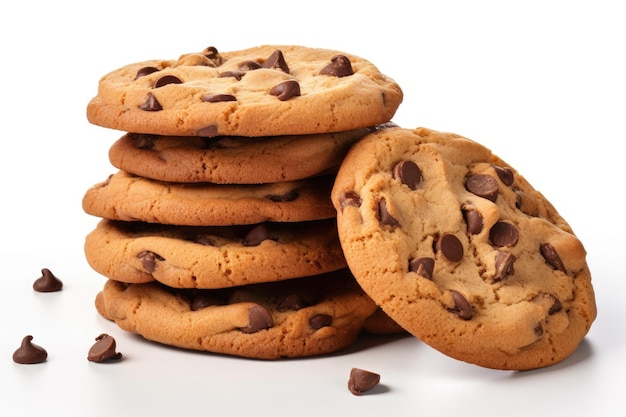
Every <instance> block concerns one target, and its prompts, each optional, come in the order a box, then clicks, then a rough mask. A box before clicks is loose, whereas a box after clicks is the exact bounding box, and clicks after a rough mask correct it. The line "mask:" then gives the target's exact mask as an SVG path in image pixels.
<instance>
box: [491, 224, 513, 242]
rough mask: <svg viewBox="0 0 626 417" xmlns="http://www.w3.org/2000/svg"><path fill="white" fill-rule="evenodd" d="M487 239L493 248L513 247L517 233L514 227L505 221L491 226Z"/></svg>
mask: <svg viewBox="0 0 626 417" xmlns="http://www.w3.org/2000/svg"><path fill="white" fill-rule="evenodd" d="M489 239H490V240H491V243H492V244H493V245H495V246H500V247H502V246H515V245H516V244H517V241H518V239H519V231H518V230H517V227H515V225H513V224H511V223H508V222H505V221H499V222H496V223H495V224H494V225H493V226H491V230H489Z"/></svg>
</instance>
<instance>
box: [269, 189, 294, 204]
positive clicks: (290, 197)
mask: <svg viewBox="0 0 626 417" xmlns="http://www.w3.org/2000/svg"><path fill="white" fill-rule="evenodd" d="M267 198H269V199H270V200H272V201H273V202H275V203H280V202H282V201H294V200H295V199H296V198H298V192H297V191H296V190H290V191H287V192H286V193H285V194H281V195H268V196H267Z"/></svg>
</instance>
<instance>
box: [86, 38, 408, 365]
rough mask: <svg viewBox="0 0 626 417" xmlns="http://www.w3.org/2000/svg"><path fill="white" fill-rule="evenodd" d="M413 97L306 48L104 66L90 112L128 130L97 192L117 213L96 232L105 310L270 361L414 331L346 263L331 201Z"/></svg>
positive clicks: (92, 198) (175, 336) (350, 62)
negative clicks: (350, 157)
mask: <svg viewBox="0 0 626 417" xmlns="http://www.w3.org/2000/svg"><path fill="white" fill-rule="evenodd" d="M401 101H402V90H401V89H400V87H399V86H398V85H397V84H396V83H395V82H394V81H393V80H392V79H390V78H388V77H386V76H385V75H383V74H381V73H380V72H379V71H378V69H377V68H376V67H375V66H374V65H373V64H371V63H370V62H368V61H366V60H364V59H362V58H359V57H356V56H353V55H349V54H345V53H342V52H338V51H332V50H325V49H313V48H306V47H301V46H288V45H268V46H260V47H255V48H250V49H246V50H241V51H235V52H226V53H222V52H218V51H217V49H216V48H214V47H209V48H207V49H205V50H204V51H202V52H200V53H192V54H185V55H182V56H181V57H180V58H179V59H178V60H169V61H168V60H152V61H145V62H139V63H135V64H130V65H127V66H124V67H122V68H120V69H118V70H115V71H113V72H111V73H109V74H107V75H105V76H104V77H103V78H102V79H101V80H100V83H99V88H98V94H97V95H96V96H95V97H94V98H93V99H92V100H91V101H90V103H89V104H88V107H87V117H88V119H89V121H90V122H91V123H93V124H96V125H99V126H102V127H106V128H111V129H115V130H119V131H123V132H124V134H123V136H122V137H121V138H119V139H118V140H117V141H116V142H115V143H114V144H113V146H112V147H111V148H110V151H109V160H110V162H111V163H112V165H113V166H114V167H116V168H117V169H118V171H117V172H116V173H115V174H113V175H111V176H110V177H109V178H108V179H107V180H106V181H103V182H102V183H99V184H96V185H94V186H93V187H91V188H90V189H89V190H88V191H87V192H86V194H85V196H84V198H83V208H84V210H85V211H86V212H87V213H89V214H91V215H94V216H97V217H101V218H102V221H101V222H100V223H99V224H98V225H97V226H96V228H95V230H94V231H92V232H91V233H90V234H89V235H88V236H87V239H86V242H85V254H86V258H87V260H88V262H89V264H90V265H91V266H92V267H93V268H94V270H96V271H97V272H99V273H101V274H102V275H104V276H105V277H107V278H109V281H108V282H107V284H106V285H105V288H104V290H103V291H102V292H101V293H100V294H99V295H98V297H97V301H96V306H97V308H98V311H99V312H100V313H101V314H102V315H103V316H104V317H106V318H108V319H111V320H114V321H115V322H116V323H118V325H120V327H122V328H124V329H126V330H130V331H134V332H137V333H139V334H142V335H143V336H144V337H146V338H148V339H152V340H156V341H159V342H161V343H165V344H170V345H175V346H179V347H183V348H191V349H200V350H208V351H213V352H220V353H226V354H235V355H240V356H249V357H259V358H271V357H277V356H307V355H313V354H320V353H328V352H332V351H335V350H338V349H341V348H343V347H345V346H347V345H348V344H350V343H351V342H352V341H353V340H354V339H355V337H356V335H357V334H358V333H359V332H360V331H361V330H362V329H364V328H365V329H368V328H371V329H376V330H375V331H376V332H387V331H390V332H396V331H401V329H400V328H399V327H398V326H397V325H396V324H395V322H392V321H390V320H383V321H382V325H380V321H379V319H380V311H377V308H376V305H375V304H374V302H373V301H372V300H371V299H370V298H369V297H368V296H367V295H366V294H365V293H364V292H363V291H362V290H361V288H360V287H359V286H358V285H357V284H356V282H355V281H354V278H353V277H352V275H351V274H350V272H349V270H348V269H347V263H346V260H345V258H344V256H343V252H342V249H341V245H340V243H339V240H338V236H337V229H336V211H335V209H334V207H333V205H332V202H331V199H330V190H331V187H332V184H333V182H334V176H335V174H336V172H337V170H338V168H339V166H340V164H341V162H342V160H343V158H344V156H345V154H346V153H347V151H348V149H349V148H350V146H351V145H352V144H353V143H355V142H356V141H358V140H359V139H360V138H362V137H364V136H365V135H367V134H368V133H370V132H372V131H375V130H377V129H379V128H380V127H381V125H384V124H386V123H387V122H389V121H390V120H391V118H392V117H393V115H394V113H395V111H396V110H397V108H398V106H399V105H400V103H401ZM328 274H332V276H329V275H328ZM327 281H331V282H333V283H334V284H333V285H330V286H329V285H322V284H321V283H322V282H327ZM315 283H319V284H318V285H316V284H315ZM279 285H280V286H279ZM257 286H260V287H257ZM274 287H275V288H274ZM313 287H320V288H328V291H326V290H324V291H321V290H319V289H317V290H315V291H313V290H312V288H313ZM272 294H274V295H272ZM279 294H281V295H280V296H279ZM283 295H284V297H285V298H287V299H288V300H289V302H287V301H285V300H284V299H282V297H283ZM296 295H297V297H296ZM294 297H295V298H294ZM199 298H201V299H202V300H211V301H210V302H207V301H203V303H202V306H203V307H207V306H208V307H210V308H198V303H197V302H195V301H194V300H197V299H199ZM181 299H184V300H187V301H185V302H183V303H182V305H181ZM294 299H295V301H294ZM137 303H141V306H142V309H144V310H145V311H143V312H142V311H140V310H141V309H137V308H136V305H137ZM344 310H345V311H344ZM375 312H377V314H376V315H374V313H375ZM368 320H369V321H368ZM191 322H193V323H196V324H197V323H199V322H202V323H209V324H205V325H204V327H202V326H200V327H198V326H197V325H196V324H193V325H192V324H190V323H191ZM303 323H304V324H303ZM374 323H376V324H374ZM185 326H186V327H185ZM190 326H191V327H190ZM285 334H288V336H287V337H285ZM279 341H280V342H279Z"/></svg>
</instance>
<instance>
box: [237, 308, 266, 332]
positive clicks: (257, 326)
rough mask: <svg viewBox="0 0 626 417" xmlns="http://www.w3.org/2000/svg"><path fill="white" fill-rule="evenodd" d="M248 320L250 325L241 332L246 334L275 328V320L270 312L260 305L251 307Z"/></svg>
mask: <svg viewBox="0 0 626 417" xmlns="http://www.w3.org/2000/svg"><path fill="white" fill-rule="evenodd" d="M248 318H249V323H250V324H248V325H247V326H246V327H242V328H241V331H242V332H244V333H256V332H258V331H261V330H264V329H269V328H270V327H272V326H274V319H273V318H272V315H271V314H270V312H269V311H267V309H266V308H265V307H262V306H260V305H258V304H256V305H254V306H252V307H250V310H248Z"/></svg>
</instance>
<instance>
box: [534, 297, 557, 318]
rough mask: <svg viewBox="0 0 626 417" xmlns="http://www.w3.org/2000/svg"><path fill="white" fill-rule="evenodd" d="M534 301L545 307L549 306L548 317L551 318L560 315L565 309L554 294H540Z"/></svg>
mask: <svg viewBox="0 0 626 417" xmlns="http://www.w3.org/2000/svg"><path fill="white" fill-rule="evenodd" d="M533 301H535V302H538V303H540V304H542V305H544V306H549V307H548V315H550V316H551V315H553V314H556V313H558V312H559V311H561V310H562V309H563V304H561V301H560V300H559V299H558V298H556V297H555V296H554V295H552V294H547V293H539V294H537V296H536V297H535V298H534V299H533Z"/></svg>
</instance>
